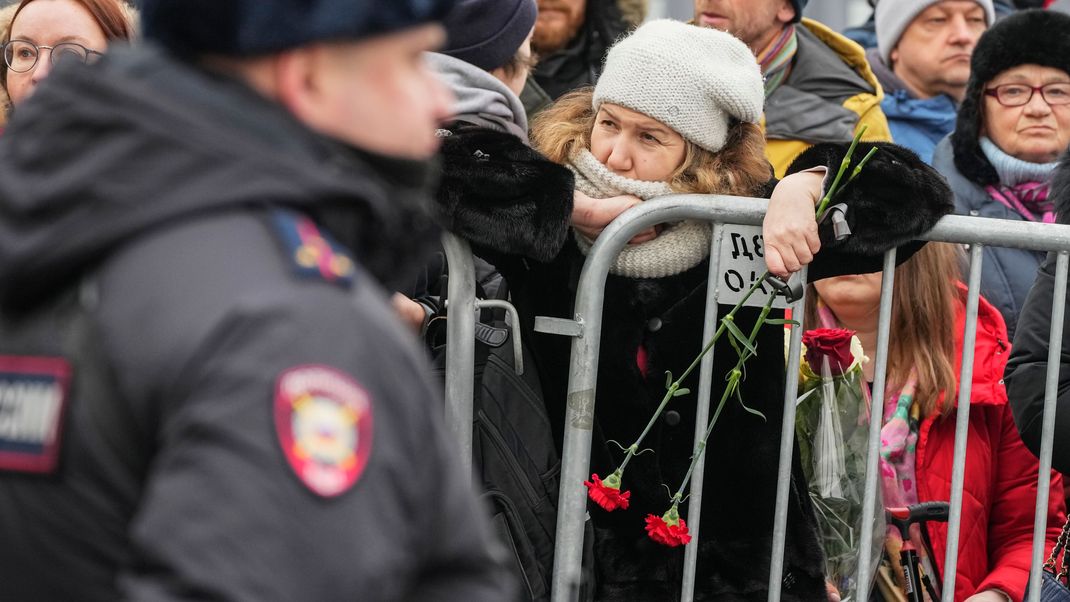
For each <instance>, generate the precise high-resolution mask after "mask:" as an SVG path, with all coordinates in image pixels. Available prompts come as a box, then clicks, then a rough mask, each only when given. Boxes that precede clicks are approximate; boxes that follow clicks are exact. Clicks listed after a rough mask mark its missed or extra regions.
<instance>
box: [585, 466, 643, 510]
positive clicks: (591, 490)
mask: <svg viewBox="0 0 1070 602" xmlns="http://www.w3.org/2000/svg"><path fill="white" fill-rule="evenodd" d="M591 481H594V482H593V483H592V482H591ZM591 481H584V482H583V484H584V485H586V486H587V496H588V497H590V498H591V501H593V502H594V503H596V504H598V505H599V506H601V507H602V508H604V509H606V510H607V511H609V512H612V511H614V510H616V509H617V508H620V509H622V510H627V509H628V498H630V497H632V492H631V491H623V492H622V491H621V490H620V477H619V476H617V473H613V474H611V475H609V476H608V477H606V480H605V481H604V482H603V481H602V479H599V478H598V475H596V474H593V475H591ZM614 485H616V486H615V487H614Z"/></svg>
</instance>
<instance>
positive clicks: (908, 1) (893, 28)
mask: <svg viewBox="0 0 1070 602" xmlns="http://www.w3.org/2000/svg"><path fill="white" fill-rule="evenodd" d="M940 2H943V0H880V1H879V2H877V10H876V14H875V16H874V20H875V23H876V29H877V48H878V49H879V51H880V53H881V59H883V60H884V64H885V65H888V66H889V67H891V66H892V50H893V49H895V45H896V44H898V43H899V38H901V37H903V32H904V31H906V29H907V27H910V23H911V22H912V21H914V18H915V17H917V16H918V15H919V14H920V13H921V12H922V11H924V10H925V9H927V8H929V7H930V6H932V5H934V4H939V3H940ZM974 2H976V3H977V4H980V5H981V8H983V9H985V20H987V21H988V26H989V27H991V26H992V24H993V23H995V22H996V9H995V8H994V7H993V6H992V0H974Z"/></svg>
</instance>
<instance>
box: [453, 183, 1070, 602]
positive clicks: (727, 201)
mask: <svg viewBox="0 0 1070 602" xmlns="http://www.w3.org/2000/svg"><path fill="white" fill-rule="evenodd" d="M767 207H768V201H767V200H764V199H752V198H742V197H730V196H711V195H676V196H671V197H664V198H661V199H656V200H652V201H648V202H644V203H641V204H639V205H637V206H636V207H634V208H632V209H630V210H629V211H627V212H626V213H624V214H623V215H621V216H620V217H619V218H618V219H617V220H616V221H614V222H613V223H612V224H610V225H609V227H607V228H606V229H605V230H604V231H603V233H602V234H601V235H600V236H599V238H598V240H597V241H596V243H595V245H594V247H593V248H592V249H591V251H590V253H589V254H588V257H587V261H586V263H585V265H584V267H583V271H582V273H581V275H580V282H579V287H578V290H577V294H576V302H575V311H574V316H573V318H572V319H561V318H546V317H540V318H537V319H536V330H538V331H540V332H546V333H551V334H559V335H564V336H570V337H572V359H571V364H570V374H569V381H568V392H567V395H568V398H567V408H566V416H565V433H564V449H563V454H562V455H563V458H562V470H561V491H560V497H559V501H558V526H557V534H556V536H557V548H556V550H555V557H554V571H553V589H552V599H553V600H554V601H555V602H565V601H571V600H574V599H575V597H576V592H578V591H579V583H580V578H581V556H582V550H583V523H584V520H585V516H586V512H587V496H586V490H585V487H584V486H583V481H584V479H585V478H586V477H587V472H588V469H589V465H590V455H591V443H592V429H593V426H594V408H595V397H596V390H595V387H596V382H597V374H598V359H599V345H600V339H601V330H602V309H603V302H604V290H605V284H606V278H607V275H608V272H609V267H610V265H611V264H612V263H613V261H614V259H615V258H616V256H617V255H618V254H619V253H620V251H621V249H623V248H624V246H625V245H626V244H627V242H628V241H629V240H630V239H631V238H632V237H634V236H635V235H636V234H638V233H639V232H641V231H643V230H645V229H647V228H650V227H652V226H654V225H657V224H661V223H665V222H672V221H679V220H684V219H693V220H704V221H708V222H712V223H713V224H714V230H713V238H712V241H711V253H710V272H709V273H710V278H709V283H710V285H709V287H708V291H707V299H706V314H705V324H704V337H705V338H704V340H709V338H711V337H712V336H713V332H714V330H715V326H716V324H717V319H718V315H717V310H718V307H717V306H718V303H717V296H716V290H715V289H716V287H717V285H718V283H719V281H720V278H719V276H720V266H719V260H718V258H719V250H720V245H721V242H722V239H723V234H724V231H725V230H724V227H725V224H740V225H751V226H756V225H760V224H761V222H762V219H763V217H764V215H765V211H766V209H767ZM921 238H922V239H924V240H929V241H939V242H948V243H959V244H966V245H970V267H969V275H968V278H967V281H968V293H967V308H966V309H967V315H966V328H965V333H964V334H965V336H964V343H963V358H962V373H961V380H960V386H959V399H958V403H959V405H958V411H957V417H956V427H955V448H954V462H953V469H952V484H951V500H950V502H951V514H950V520H949V525H948V536H947V553H946V556H945V562H944V576H943V601H944V602H951V601H952V600H953V599H954V591H955V574H956V567H957V561H958V557H957V551H958V541H959V537H960V528H961V525H960V521H961V508H962V491H963V480H964V475H965V454H966V431H967V427H968V420H969V408H970V386H971V384H972V372H973V359H974V358H973V349H974V342H975V336H976V321H977V306H978V299H979V291H980V277H981V261H982V251H983V249H984V247H985V246H997V247H1014V248H1022V249H1032V250H1038V251H1054V252H1056V253H1057V264H1056V281H1055V295H1054V299H1053V307H1052V317H1051V332H1050V340H1049V342H1050V347H1049V355H1048V371H1047V377H1046V388H1045V398H1044V414H1043V426H1042V442H1041V457H1040V471H1039V473H1038V477H1037V480H1038V491H1037V499H1036V508H1035V512H1036V514H1035V522H1034V535H1033V548H1032V565H1031V571H1030V577H1029V592H1030V595H1029V600H1030V601H1031V602H1037V601H1038V600H1039V596H1040V578H1041V568H1042V563H1043V555H1044V544H1045V534H1046V528H1047V524H1046V518H1047V510H1046V509H1047V500H1048V493H1049V486H1050V477H1049V475H1050V470H1051V454H1052V447H1053V439H1054V430H1055V395H1056V391H1057V388H1058V366H1059V354H1060V351H1061V341H1062V339H1061V337H1062V324H1063V319H1064V315H1063V313H1064V301H1065V294H1066V284H1067V267H1068V264H1070V261H1068V257H1070V226H1063V225H1053V224H1036V223H1029V222H1013V221H1006V220H995V219H986V218H978V217H965V216H947V217H944V218H943V219H941V220H940V221H939V223H938V224H937V225H936V227H935V228H933V230H932V231H931V232H929V233H928V234H926V235H925V236H923V237H921ZM463 250H464V251H467V249H466V248H464V249H463ZM454 251H457V252H458V253H459V249H456V248H455V249H454ZM447 254H448V255H449V247H447ZM455 254H456V253H455ZM455 261H456V262H459V263H455ZM468 261H469V263H470V261H471V259H470V256H469V259H468ZM463 262H464V259H463V258H461V257H457V258H456V259H454V258H453V257H452V256H451V257H450V264H451V265H450V269H451V275H450V283H449V284H450V298H451V303H456V304H460V303H461V297H457V296H454V295H455V291H454V286H458V287H460V286H461V285H462V284H464V283H471V282H472V279H471V278H468V279H465V280H462V278H461V277H457V278H455V277H454V276H453V268H454V266H455V265H460V264H463ZM894 274H895V250H894V249H893V250H891V251H889V252H888V253H886V254H885V257H884V270H883V281H882V286H881V303H880V314H879V318H880V322H879V327H878V337H877V349H876V354H875V362H876V364H875V375H874V382H873V391H874V395H873V398H874V399H880V400H883V399H884V397H885V395H884V389H885V382H886V381H885V377H886V371H887V352H888V341H889V334H890V333H889V327H890V322H891V309H892V306H891V304H892V297H891V293H892V290H893V287H894ZM803 277H804V278H805V271H804V273H803ZM458 294H459V295H463V294H464V293H463V292H459V291H458ZM472 303H474V296H473V301H472ZM804 303H805V297H804V298H802V299H799V300H797V301H796V302H795V303H794V304H793V305H792V306H791V307H792V310H793V312H794V315H795V316H796V319H801V318H802V316H803V314H804V312H803V307H804ZM472 307H473V308H474V307H475V305H472ZM451 313H453V312H451ZM461 313H463V314H465V315H470V316H472V318H473V320H474V311H468V312H461ZM452 322H453V318H452V317H451V326H456V332H462V331H461V328H463V327H464V325H463V324H457V325H455V324H452ZM458 322H459V321H458ZM802 332H803V328H795V329H794V330H793V332H792V335H791V339H790V343H789V348H788V364H787V365H789V366H797V365H799V360H800V352H801V351H800V350H801V343H802ZM454 333H455V331H454V330H452V329H451V330H450V331H449V335H448V336H450V337H451V340H455V339H453V338H452V337H453V336H454ZM458 336H459V335H458ZM460 338H461V339H463V340H465V341H471V340H472V337H471V336H467V337H465V336H461V337H460ZM464 344H465V343H462V345H464ZM696 351H697V350H696ZM454 355H455V360H456V362H457V363H458V364H459V363H460V362H461V361H463V357H462V356H464V354H463V353H457V354H454ZM712 357H713V354H712V353H711V354H708V355H707V356H706V357H705V358H704V360H703V362H702V364H701V366H700V371H699V378H700V384H699V395H698V398H697V401H698V406H697V410H696V412H697V415H696V437H700V436H701V435H702V434H704V432H705V426H706V424H707V419H708V415H709V405H710V392H711V391H712V374H713V360H712ZM457 370H458V372H457V376H455V377H454V378H455V379H459V378H462V377H463V375H464V374H466V373H465V372H463V370H464V368H463V366H459V365H458V366H457ZM467 374H468V375H469V376H468V377H467V381H468V382H469V383H470V382H471V376H470V374H471V371H470V370H469V371H468V372H467ZM786 381H787V382H786V388H785V392H784V418H783V425H782V430H781V447H780V458H779V467H778V488H777V499H776V506H775V512H774V519H773V550H772V555H771V559H770V574H769V598H768V599H769V600H770V601H775V602H779V600H780V597H781V587H782V576H783V569H784V545H785V538H786V532H787V510H788V494H789V487H790V483H791V458H792V450H793V446H794V439H795V401H796V390H797V387H798V370H788V371H787V378H786ZM447 389H448V403H449V404H450V405H451V406H454V408H453V409H451V410H449V412H448V415H449V416H450V417H451V423H452V424H453V428H454V430H455V431H456V432H457V434H458V436H459V437H460V440H461V441H467V448H466V449H467V450H468V452H469V456H470V450H471V433H470V429H471V416H470V411H471V398H470V393H468V391H470V390H471V387H470V385H469V386H468V389H467V390H466V389H465V385H464V384H463V383H459V382H455V386H454V387H452V388H451V387H450V385H449V384H447ZM460 395H468V398H467V400H466V399H465V398H459V397H457V396H460ZM466 401H467V403H466ZM466 408H467V411H468V414H467V420H466V419H465V418H462V416H464V415H465V414H464V412H465V411H466ZM875 414H876V415H877V416H880V415H881V414H880V413H875ZM880 422H881V421H880V420H879V419H878V420H871V423H870V438H869V441H870V444H871V445H870V448H869V450H868V455H867V478H866V484H865V490H864V494H863V507H864V508H865V513H866V514H867V516H865V517H864V518H863V520H862V532H861V537H860V541H870V540H871V538H872V535H873V518H874V516H873V514H874V513H875V512H876V495H877V486H878V482H877V472H878V471H877V461H878V452H879V443H880V437H879V431H880V426H881V424H880ZM466 430H467V434H466V433H465V431H466ZM702 475H703V464H702V463H700V464H699V465H698V466H697V467H696V469H695V472H694V476H693V477H692V482H691V487H690V498H691V503H690V508H689V513H688V516H687V517H686V520H687V523H688V527H689V529H690V531H691V534H692V540H691V543H690V544H688V546H687V548H686V550H685V568H684V583H683V587H682V596H681V600H683V601H685V602H689V601H690V600H692V599H693V597H694V582H695V573H696V567H697V559H698V558H697V556H698V554H697V550H698V541H699V536H700V532H699V531H700V509H701V500H702V488H703V482H702ZM871 577H872V571H871V568H870V565H869V563H868V562H862V563H859V575H858V583H869V582H870V581H871ZM868 597H869V591H868V589H867V588H866V587H861V588H860V589H859V592H858V598H857V599H858V600H859V601H860V602H867V600H868Z"/></svg>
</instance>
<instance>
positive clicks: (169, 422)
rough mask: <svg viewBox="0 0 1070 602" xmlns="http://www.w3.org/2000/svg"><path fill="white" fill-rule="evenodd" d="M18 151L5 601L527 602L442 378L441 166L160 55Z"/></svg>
mask: <svg viewBox="0 0 1070 602" xmlns="http://www.w3.org/2000/svg"><path fill="white" fill-rule="evenodd" d="M9 134H10V135H8V136H5V137H4V138H3V143H2V145H0V172H2V173H0V266H2V267H0V291H2V292H0V303H2V319H0V335H2V336H0V393H2V397H0V542H3V544H2V545H0V598H3V599H11V600H114V599H119V598H129V599H136V600H179V599H212V600H384V601H385V600H391V601H393V600H396V601H402V600H421V601H425V600H469V601H480V600H486V601H488V602H490V601H495V602H497V601H500V600H506V599H509V591H508V590H509V588H508V586H507V584H506V583H504V582H503V580H502V579H501V578H500V573H499V568H498V567H499V565H498V564H497V560H496V557H495V556H494V555H493V554H492V553H491V551H490V548H489V544H488V541H489V539H488V531H487V528H486V527H485V525H484V524H483V522H482V519H481V517H482V513H481V512H480V511H479V509H478V508H477V502H476V498H475V497H474V494H473V492H472V490H471V489H470V486H469V485H468V484H467V480H466V479H465V478H464V477H463V475H462V473H461V471H460V469H459V467H458V466H457V465H456V462H455V461H456V460H457V457H458V453H459V450H457V449H455V446H454V445H453V443H452V442H451V441H449V440H448V437H447V435H446V434H445V432H444V429H443V427H442V425H441V424H440V423H441V416H442V406H441V402H440V395H439V393H436V392H435V391H434V388H433V386H432V385H431V384H430V383H429V381H428V379H427V377H426V376H425V372H426V366H425V360H424V358H422V357H421V356H420V353H419V352H418V350H417V348H416V346H415V342H414V341H410V335H408V334H407V333H405V332H404V331H403V330H402V328H401V327H400V325H398V324H397V323H396V320H395V319H394V317H393V315H392V312H391V310H390V307H389V304H388V303H387V301H386V295H385V293H384V290H383V288H382V287H381V285H380V284H379V282H378V281H380V280H382V279H383V278H386V277H387V276H391V275H394V276H398V277H399V278H405V277H406V276H408V275H411V272H409V271H408V269H407V266H408V265H409V263H410V259H411V258H412V255H413V254H414V253H416V252H417V251H418V250H419V249H421V248H423V246H422V244H421V241H422V240H424V239H425V238H426V233H427V232H428V228H427V223H428V221H427V220H426V219H424V218H422V217H420V214H419V212H418V211H417V210H416V206H417V205H418V204H419V202H420V201H422V199H423V189H424V186H423V181H424V180H425V178H424V174H425V172H426V168H425V167H423V166H419V165H415V164H408V163H401V162H397V161H390V160H386V159H383V158H377V157H373V156H370V155H367V154H364V153H360V152H358V151H356V150H354V149H351V148H347V147H343V146H342V145H340V144H339V143H337V142H335V141H332V140H328V139H325V138H324V137H322V136H319V135H316V134H314V133H312V132H311V131H309V130H308V129H306V128H305V127H303V126H302V125H301V124H300V123H298V122H297V121H296V120H294V119H293V118H292V117H291V116H290V115H289V114H288V113H286V112H284V111H283V110H282V109H281V108H280V107H278V106H276V105H274V104H273V103H270V102H268V101H267V100H265V99H263V98H262V97H260V96H259V95H257V94H255V93H253V92H252V91H251V90H249V89H248V88H246V87H245V86H243V85H242V84H239V83H238V82H236V81H232V80H230V79H228V78H224V77H222V76H213V75H209V74H207V73H205V72H202V71H200V70H196V69H193V68H190V67H189V66H187V65H185V64H183V63H179V62H175V61H174V60H172V59H170V58H168V57H166V56H164V55H163V54H161V53H159V52H158V51H155V50H153V49H152V48H150V47H143V48H141V49H135V50H132V51H122V50H117V51H115V52H113V53H111V54H110V55H109V56H108V57H107V58H105V59H104V60H102V61H101V62H100V63H98V64H96V65H93V66H91V67H89V68H83V67H78V68H76V69H70V70H69V71H67V72H59V73H57V74H56V76H55V77H54V81H53V80H50V81H49V82H48V85H47V86H43V87H42V88H41V89H40V90H39V91H38V92H37V93H36V94H35V96H34V99H33V102H32V103H28V104H27V105H26V107H25V108H22V107H20V109H19V114H18V116H17V117H16V118H15V119H14V121H13V123H12V125H11V128H10V131H9Z"/></svg>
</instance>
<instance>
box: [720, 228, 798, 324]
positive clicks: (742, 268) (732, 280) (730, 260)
mask: <svg viewBox="0 0 1070 602" xmlns="http://www.w3.org/2000/svg"><path fill="white" fill-rule="evenodd" d="M719 257H720V266H719V269H720V274H719V275H718V278H717V302H718V303H721V304H723V305H735V304H736V303H738V302H739V301H740V300H741V299H742V298H743V295H744V294H746V292H747V291H748V290H750V287H751V286H753V285H754V283H755V282H757V281H758V280H759V279H760V278H761V277H762V276H763V275H764V274H765V271H766V267H765V239H764V238H762V229H761V227H759V226H735V225H725V227H724V236H723V238H721V249H720V253H719ZM773 294H776V291H775V289H774V288H773V287H772V286H770V285H769V284H768V283H765V282H763V283H762V284H761V286H759V287H758V290H757V291H756V292H755V293H754V295H753V296H751V298H750V299H748V300H747V303H746V305H747V306H749V307H761V306H762V305H765V302H766V301H767V300H768V299H769V295H773ZM787 305H788V304H787V302H786V301H785V300H784V297H783V296H779V297H777V299H776V301H775V302H774V303H773V307H776V308H785V307H787Z"/></svg>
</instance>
